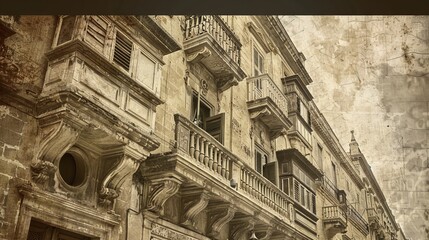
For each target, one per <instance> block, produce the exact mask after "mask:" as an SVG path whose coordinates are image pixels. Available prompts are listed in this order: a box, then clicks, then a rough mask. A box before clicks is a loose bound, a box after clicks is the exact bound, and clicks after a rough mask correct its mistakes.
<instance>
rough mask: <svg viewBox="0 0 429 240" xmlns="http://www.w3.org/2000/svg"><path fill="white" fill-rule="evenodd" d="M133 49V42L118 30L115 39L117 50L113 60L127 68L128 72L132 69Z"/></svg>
mask: <svg viewBox="0 0 429 240" xmlns="http://www.w3.org/2000/svg"><path fill="white" fill-rule="evenodd" d="M132 50H133V43H132V42H131V41H130V40H128V39H127V38H125V36H124V35H122V34H121V33H119V32H117V34H116V41H115V50H114V53H113V61H114V62H115V63H117V64H118V65H119V66H121V67H122V68H123V69H125V70H126V71H127V72H128V71H129V70H130V63H131V52H132Z"/></svg>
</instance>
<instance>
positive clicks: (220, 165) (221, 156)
mask: <svg viewBox="0 0 429 240" xmlns="http://www.w3.org/2000/svg"><path fill="white" fill-rule="evenodd" d="M222 158H223V152H222V151H219V155H218V159H217V169H216V170H215V172H217V173H218V174H220V173H221V170H222Z"/></svg>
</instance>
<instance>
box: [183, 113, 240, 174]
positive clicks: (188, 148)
mask: <svg viewBox="0 0 429 240" xmlns="http://www.w3.org/2000/svg"><path fill="white" fill-rule="evenodd" d="M174 120H175V121H176V141H177V144H178V148H179V149H181V150H183V151H184V152H186V153H187V154H188V155H189V156H191V158H192V159H193V161H194V162H195V163H196V164H198V165H199V166H203V167H204V168H205V169H208V170H210V171H211V172H213V173H214V174H216V175H217V176H219V177H221V178H224V179H225V180H228V181H229V179H231V177H230V173H231V163H232V161H237V160H236V157H235V156H234V154H232V153H231V152H230V151H229V150H228V149H226V148H225V147H224V146H223V145H222V144H221V143H220V142H218V141H217V140H216V139H215V138H214V137H213V136H211V135H210V134H208V133H207V132H206V131H204V130H203V129H201V128H200V127H198V126H196V125H195V124H193V123H192V122H191V121H190V120H189V119H187V118H185V117H183V116H181V115H179V114H175V115H174Z"/></svg>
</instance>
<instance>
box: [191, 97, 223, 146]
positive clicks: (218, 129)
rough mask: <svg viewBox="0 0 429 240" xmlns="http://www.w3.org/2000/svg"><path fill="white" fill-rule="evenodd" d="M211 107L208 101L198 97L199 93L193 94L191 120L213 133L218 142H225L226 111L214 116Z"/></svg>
mask: <svg viewBox="0 0 429 240" xmlns="http://www.w3.org/2000/svg"><path fill="white" fill-rule="evenodd" d="M211 114H212V110H211V107H210V106H209V105H208V103H206V101H205V100H204V99H203V98H201V96H200V98H198V94H193V95H192V104H191V118H190V119H191V121H192V122H193V123H194V124H195V125H197V126H199V127H200V128H202V129H204V130H205V131H206V132H207V133H208V134H210V135H212V136H213V137H214V138H215V139H216V140H217V141H218V142H220V143H223V141H224V139H223V135H224V134H223V132H224V125H225V113H220V114H217V115H214V116H212V115H211Z"/></svg>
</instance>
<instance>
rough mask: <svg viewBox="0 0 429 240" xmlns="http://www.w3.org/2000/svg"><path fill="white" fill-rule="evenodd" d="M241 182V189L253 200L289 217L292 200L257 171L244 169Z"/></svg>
mask: <svg viewBox="0 0 429 240" xmlns="http://www.w3.org/2000/svg"><path fill="white" fill-rule="evenodd" d="M240 182H241V185H240V189H241V190H243V191H244V192H245V193H246V194H247V195H249V196H250V197H251V198H254V199H256V200H258V201H259V202H260V203H262V204H263V205H265V206H267V207H269V208H271V209H273V210H274V211H276V212H277V213H279V214H280V215H281V216H287V217H289V215H288V206H289V204H292V199H291V198H290V197H289V196H288V195H287V194H286V193H284V192H283V191H281V190H280V189H279V188H278V187H277V186H276V185H274V184H273V183H271V182H270V181H269V180H268V179H266V178H265V177H263V176H262V175H261V174H259V173H258V172H257V171H255V170H254V169H252V168H249V167H242V169H241V178H240Z"/></svg>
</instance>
